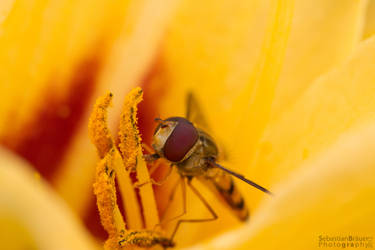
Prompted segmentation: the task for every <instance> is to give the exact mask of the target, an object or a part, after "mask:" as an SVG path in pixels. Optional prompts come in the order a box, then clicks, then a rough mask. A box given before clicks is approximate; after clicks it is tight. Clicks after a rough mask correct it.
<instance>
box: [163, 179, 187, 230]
mask: <svg viewBox="0 0 375 250" xmlns="http://www.w3.org/2000/svg"><path fill="white" fill-rule="evenodd" d="M182 182H183V179H182V178H179V179H178V180H177V181H176V183H175V184H174V185H173V187H172V189H171V190H172V191H171V193H170V194H169V199H168V203H167V206H166V207H165V209H164V213H163V216H162V217H161V219H160V221H161V222H160V224H163V223H165V221H164V219H165V218H164V217H165V215H166V212H167V211H168V209H169V207H170V205H171V204H172V201H173V199H174V195H175V194H176V191H177V186H178V185H179V184H181V185H183V184H182ZM182 188H183V187H181V189H182ZM182 192H183V191H182Z"/></svg>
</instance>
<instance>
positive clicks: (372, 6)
mask: <svg viewBox="0 0 375 250" xmlns="http://www.w3.org/2000/svg"><path fill="white" fill-rule="evenodd" d="M372 35H375V2H374V1H369V3H368V8H367V14H366V23H365V27H364V31H363V38H364V39H367V38H369V37H370V36H372Z"/></svg>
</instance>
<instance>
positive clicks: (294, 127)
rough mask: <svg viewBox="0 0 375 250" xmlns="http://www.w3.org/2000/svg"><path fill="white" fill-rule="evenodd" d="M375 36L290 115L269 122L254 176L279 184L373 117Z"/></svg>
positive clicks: (316, 85) (312, 89) (309, 92)
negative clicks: (342, 135)
mask: <svg viewBox="0 0 375 250" xmlns="http://www.w3.org/2000/svg"><path fill="white" fill-rule="evenodd" d="M374 57H375V38H371V39H369V40H367V41H364V42H362V44H361V46H359V48H358V50H357V51H356V52H355V53H354V54H353V55H352V57H351V58H350V59H349V60H348V61H346V62H345V63H344V64H342V65H340V66H339V67H337V68H336V69H335V70H333V71H331V72H330V73H328V74H326V75H324V76H322V77H320V78H319V79H318V80H317V81H315V82H314V84H313V85H312V86H311V87H310V88H309V89H308V90H307V91H306V92H305V93H304V95H302V96H301V98H299V100H298V101H297V102H296V104H295V105H293V106H292V107H291V108H290V109H289V110H288V111H287V112H285V115H284V116H283V117H281V118H280V119H277V120H276V121H273V122H272V123H270V124H269V127H268V128H267V130H266V132H265V135H264V136H263V138H262V141H261V143H260V145H259V148H258V152H257V157H256V158H255V159H254V161H253V169H251V171H252V175H254V176H255V177H256V179H258V178H259V179H261V178H263V179H264V180H266V181H265V182H267V183H275V182H279V181H280V180H282V179H283V178H285V177H286V176H287V175H288V174H289V173H290V172H292V170H293V169H295V168H297V167H299V166H300V165H301V163H302V162H303V161H305V160H306V159H308V158H310V157H314V155H316V154H317V153H319V152H320V151H322V150H324V149H325V148H327V147H328V146H329V145H331V144H332V143H333V142H334V141H335V140H336V139H337V138H338V136H340V135H341V134H342V133H345V132H346V131H347V130H348V129H350V128H352V127H355V126H358V125H360V124H362V123H364V122H366V121H368V120H369V119H371V118H372V117H373V116H374V113H373V110H374V107H375V102H374V98H373V97H374V94H375V85H374V81H375V64H374V63H373V58H374Z"/></svg>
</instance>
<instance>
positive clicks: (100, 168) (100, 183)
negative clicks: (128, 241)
mask: <svg viewBox="0 0 375 250" xmlns="http://www.w3.org/2000/svg"><path fill="white" fill-rule="evenodd" d="M115 154H116V150H115V149H114V148H112V149H111V150H110V152H109V153H108V154H107V155H106V156H105V157H104V158H103V159H102V160H101V161H100V162H99V163H98V165H97V168H96V179H95V183H94V193H95V195H96V199H97V206H98V209H99V213H100V219H101V222H102V225H103V227H104V229H105V230H106V231H107V232H108V235H109V237H108V240H107V241H106V243H105V248H106V249H117V248H118V240H119V238H120V233H121V232H122V231H123V230H124V229H125V222H124V220H123V218H122V215H121V213H120V210H119V208H118V205H117V198H116V186H115V172H114V169H113V165H114V160H115Z"/></svg>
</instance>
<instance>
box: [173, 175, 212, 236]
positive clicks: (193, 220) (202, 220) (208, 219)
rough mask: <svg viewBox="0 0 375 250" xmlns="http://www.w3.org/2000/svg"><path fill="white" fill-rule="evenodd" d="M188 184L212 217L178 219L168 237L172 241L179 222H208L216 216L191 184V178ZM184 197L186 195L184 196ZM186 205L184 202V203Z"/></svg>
mask: <svg viewBox="0 0 375 250" xmlns="http://www.w3.org/2000/svg"><path fill="white" fill-rule="evenodd" d="M188 185H189V187H190V189H191V190H192V191H193V192H194V194H195V195H196V196H197V197H198V198H199V199H200V201H201V202H202V203H203V205H204V206H205V207H206V208H207V210H208V211H209V212H210V213H211V215H212V218H207V219H189V220H179V221H178V222H177V224H176V226H175V228H174V230H173V233H172V236H171V238H170V240H171V241H173V238H174V236H175V235H176V232H177V230H178V228H179V226H180V225H181V223H184V222H192V223H195V222H208V221H214V220H216V219H217V218H218V216H217V214H216V213H215V211H214V210H213V209H212V207H211V206H210V204H208V202H207V201H206V200H205V198H204V197H203V196H202V195H201V194H200V193H199V191H198V190H197V189H196V188H195V187H194V186H193V185H192V184H191V179H189V180H188ZM185 198H186V197H185ZM185 206H186V204H185Z"/></svg>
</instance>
